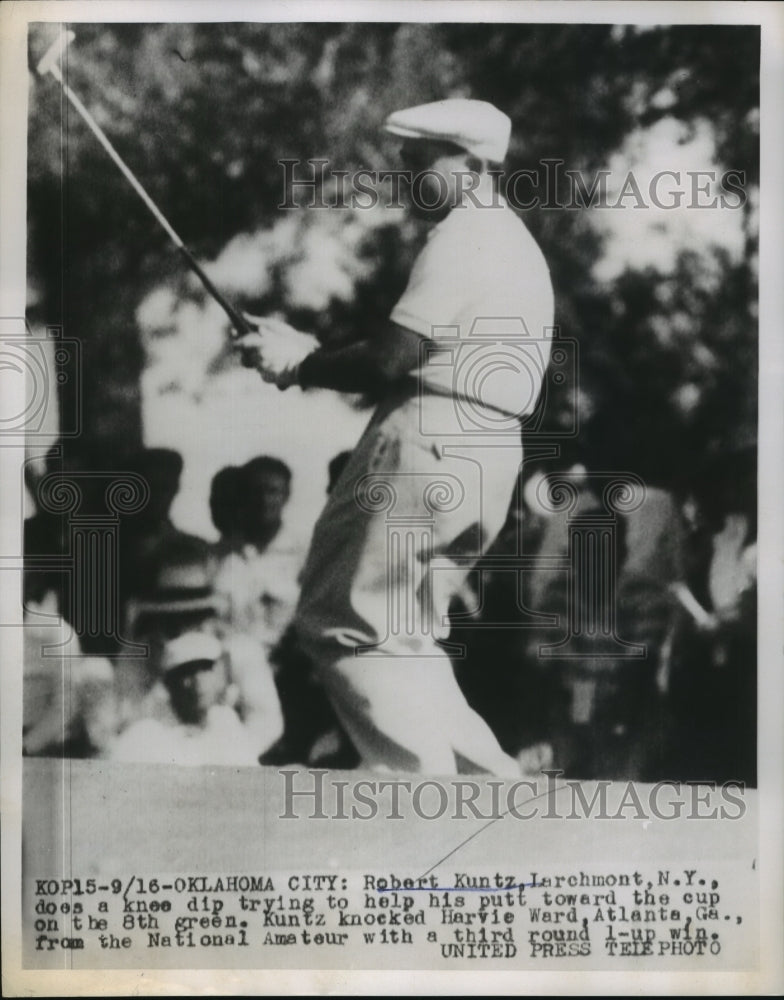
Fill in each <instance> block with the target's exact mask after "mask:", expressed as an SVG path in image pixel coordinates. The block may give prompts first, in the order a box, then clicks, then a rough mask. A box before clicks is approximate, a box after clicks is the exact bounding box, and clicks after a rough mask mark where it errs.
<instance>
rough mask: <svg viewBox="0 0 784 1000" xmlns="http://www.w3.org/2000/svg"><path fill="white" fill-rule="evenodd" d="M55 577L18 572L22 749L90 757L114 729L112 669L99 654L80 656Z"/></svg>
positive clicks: (38, 753)
mask: <svg viewBox="0 0 784 1000" xmlns="http://www.w3.org/2000/svg"><path fill="white" fill-rule="evenodd" d="M57 576H58V574H50V575H48V576H47V575H44V574H41V573H35V574H30V573H29V572H28V571H25V574H24V663H23V667H24V670H23V689H22V701H23V726H22V751H23V753H24V754H25V756H38V757H51V756H55V757H92V756H94V755H95V754H97V753H100V752H101V751H103V750H104V749H105V747H106V746H107V745H108V743H109V741H110V740H111V738H112V737H113V736H114V733H115V730H116V712H115V701H114V674H113V671H112V666H111V664H110V662H109V661H108V660H107V659H105V658H104V657H98V656H83V655H82V648H81V646H80V644H79V639H78V637H77V636H76V635H75V634H74V633H73V632H72V630H71V627H70V625H69V624H68V622H67V621H66V620H65V619H64V618H63V617H62V616H61V615H60V613H59V609H58V593H57V589H56V585H53V583H52V579H51V578H52V577H54V578H56V577H57ZM52 647H54V648H52Z"/></svg>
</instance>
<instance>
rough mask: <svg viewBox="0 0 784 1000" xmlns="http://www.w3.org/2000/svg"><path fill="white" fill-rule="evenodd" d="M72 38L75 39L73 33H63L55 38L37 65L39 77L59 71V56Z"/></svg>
mask: <svg viewBox="0 0 784 1000" xmlns="http://www.w3.org/2000/svg"><path fill="white" fill-rule="evenodd" d="M74 38H76V35H75V34H74V33H73V31H64V32H63V33H62V34H61V35H58V36H57V38H56V39H55V41H54V42H53V43H52V44H51V45H50V46H49V48H48V49H47V50H46V52H45V53H44V57H43V59H41V61H40V62H39V63H38V72H39V73H40V74H41V76H43V75H44V74H45V73H49V72H51V71H52V69H57V70H59V69H60V56H61V55H62V53H63V52H65V50H66V48H67V47H68V46H69V45H70V44H71V42H72V41H73V40H74Z"/></svg>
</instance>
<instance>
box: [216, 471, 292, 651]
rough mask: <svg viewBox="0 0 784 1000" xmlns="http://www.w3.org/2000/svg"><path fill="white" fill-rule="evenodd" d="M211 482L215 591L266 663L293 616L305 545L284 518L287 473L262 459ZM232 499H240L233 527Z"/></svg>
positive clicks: (238, 628)
mask: <svg viewBox="0 0 784 1000" xmlns="http://www.w3.org/2000/svg"><path fill="white" fill-rule="evenodd" d="M219 477H220V478H219ZM215 478H216V480H217V484H216V482H215V481H213V487H212V491H211V495H212V496H213V498H215V497H216V494H217V514H218V522H216V527H217V528H218V530H219V531H221V535H222V537H221V541H220V542H219V544H218V548H217V555H218V560H219V563H218V568H217V572H216V575H215V592H216V594H218V595H222V596H223V597H224V598H225V599H226V601H227V602H228V616H229V621H230V622H231V624H232V625H233V626H234V628H235V629H237V630H239V631H241V632H245V633H247V634H249V635H252V636H253V637H254V638H255V639H256V640H257V641H258V642H259V643H260V644H261V645H262V647H263V649H264V651H265V653H266V655H267V657H268V658H269V656H270V654H271V652H272V650H273V648H274V647H275V645H276V644H277V643H278V641H279V640H280V638H281V637H282V635H283V633H284V632H285V630H286V626H287V625H288V624H289V622H290V621H291V618H292V616H293V614H294V609H295V607H296V604H297V598H298V596H299V574H300V570H301V569H302V564H303V562H304V558H305V549H306V544H307V543H306V540H303V539H301V538H300V537H299V536H298V535H297V533H296V532H295V531H294V530H293V529H292V528H291V527H290V526H289V525H287V524H286V522H285V520H284V516H283V515H284V511H285V508H286V504H287V503H288V500H289V495H290V490H291V470H290V469H289V467H288V466H287V465H286V464H285V462H282V461H280V460H279V459H277V458H271V457H268V456H266V455H264V456H260V457H259V458H254V459H251V461H250V462H248V463H247V464H246V465H244V466H243V467H242V468H241V469H240V470H238V471H236V472H227V471H226V470H225V469H223V470H221V471H220V472H219V473H218V474H217V476H216V477H215ZM232 495H233V496H235V497H236V496H237V495H238V496H239V502H238V503H237V504H236V506H235V517H234V523H232V521H231V516H230V511H229V503H230V498H231V497H232ZM213 507H215V504H213Z"/></svg>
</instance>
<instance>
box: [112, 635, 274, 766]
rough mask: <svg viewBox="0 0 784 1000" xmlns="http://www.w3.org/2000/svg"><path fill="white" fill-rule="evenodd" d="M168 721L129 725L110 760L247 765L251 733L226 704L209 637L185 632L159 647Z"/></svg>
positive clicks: (219, 655)
mask: <svg viewBox="0 0 784 1000" xmlns="http://www.w3.org/2000/svg"><path fill="white" fill-rule="evenodd" d="M161 670H162V674H163V684H164V686H165V688H166V692H167V694H168V708H169V717H168V718H145V719H139V720H138V721H137V722H134V723H132V724H131V725H130V726H129V727H128V728H127V729H126V730H125V731H124V732H123V733H122V734H121V735H120V736H119V737H118V738H117V740H116V741H115V743H114V745H113V746H112V747H111V749H110V752H109V756H110V758H111V759H112V760H120V761H133V762H136V763H160V764H187V765H194V766H195V765H221V764H223V765H231V766H243V765H252V764H255V763H257V762H258V757H259V753H258V746H257V742H256V740H255V737H254V734H253V733H252V731H251V730H249V729H248V727H247V726H246V725H244V724H243V722H242V720H241V719H240V717H239V715H238V714H237V712H236V711H235V709H234V708H233V707H231V705H229V704H227V702H226V695H227V690H228V687H229V685H228V680H227V675H226V664H225V660H224V650H223V647H222V645H221V643H220V642H219V641H218V639H217V638H216V637H215V636H212V635H208V634H207V633H205V632H186V633H184V634H183V635H180V636H178V637H177V638H176V639H172V640H171V641H170V642H168V643H167V644H166V645H165V647H164V649H163V656H162V660H161Z"/></svg>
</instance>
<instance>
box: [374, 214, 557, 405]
mask: <svg viewBox="0 0 784 1000" xmlns="http://www.w3.org/2000/svg"><path fill="white" fill-rule="evenodd" d="M391 319H392V321H393V322H394V323H397V324H398V325H400V326H404V327H406V328H407V329H409V330H412V331H413V332H414V333H417V334H419V335H420V336H421V337H423V338H428V339H429V340H432V341H433V345H438V347H439V350H437V351H436V350H433V349H432V348H431V345H427V347H424V348H423V351H424V353H423V363H422V365H421V366H420V367H419V368H418V369H417V371H416V372H415V375H416V377H417V378H418V379H419V381H420V384H421V385H422V386H423V387H425V388H427V389H430V390H432V391H434V392H437V393H439V394H441V395H444V394H450V395H457V396H461V397H466V398H469V399H472V400H476V401H478V402H480V403H484V404H485V405H487V406H491V407H494V408H496V409H500V410H502V411H504V412H506V413H509V414H513V415H515V416H525V415H527V414H530V413H531V412H532V411H533V410H534V407H535V406H536V401H537V399H538V396H539V392H540V390H541V386H542V381H543V379H544V373H545V369H546V367H547V363H548V361H549V356H550V343H551V338H552V327H553V322H554V303H553V289H552V284H551V282H550V272H549V269H548V267H547V263H546V261H545V259H544V256H543V254H542V251H541V250H540V249H539V246H538V244H537V243H536V241H535V240H534V238H533V237H532V236H531V234H530V233H529V232H528V230H527V229H526V227H525V225H524V224H523V222H522V220H521V219H519V218H518V216H517V215H515V213H514V212H513V211H512V210H511V209H510V208H509V207H508V206H507V205H506V204H505V203H504V202H503V200H502V199H498V200H497V202H496V203H495V204H494V205H492V206H490V205H477V204H474V203H472V202H470V201H468V202H467V203H466V204H464V205H461V206H459V207H456V208H453V209H452V210H451V211H450V213H449V214H448V215H447V216H446V218H445V219H443V220H442V221H441V222H440V223H438V225H436V226H435V227H434V228H433V229H432V230H431V232H430V234H429V237H428V241H427V243H426V245H425V247H424V248H423V249H422V251H421V252H420V254H419V256H418V257H417V259H416V261H415V262H414V266H413V268H412V271H411V276H410V279H409V282H408V286H407V288H406V290H405V292H404V293H403V296H402V298H401V299H400V300H399V301H398V303H397V305H396V306H395V307H394V309H393V310H392V314H391Z"/></svg>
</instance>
